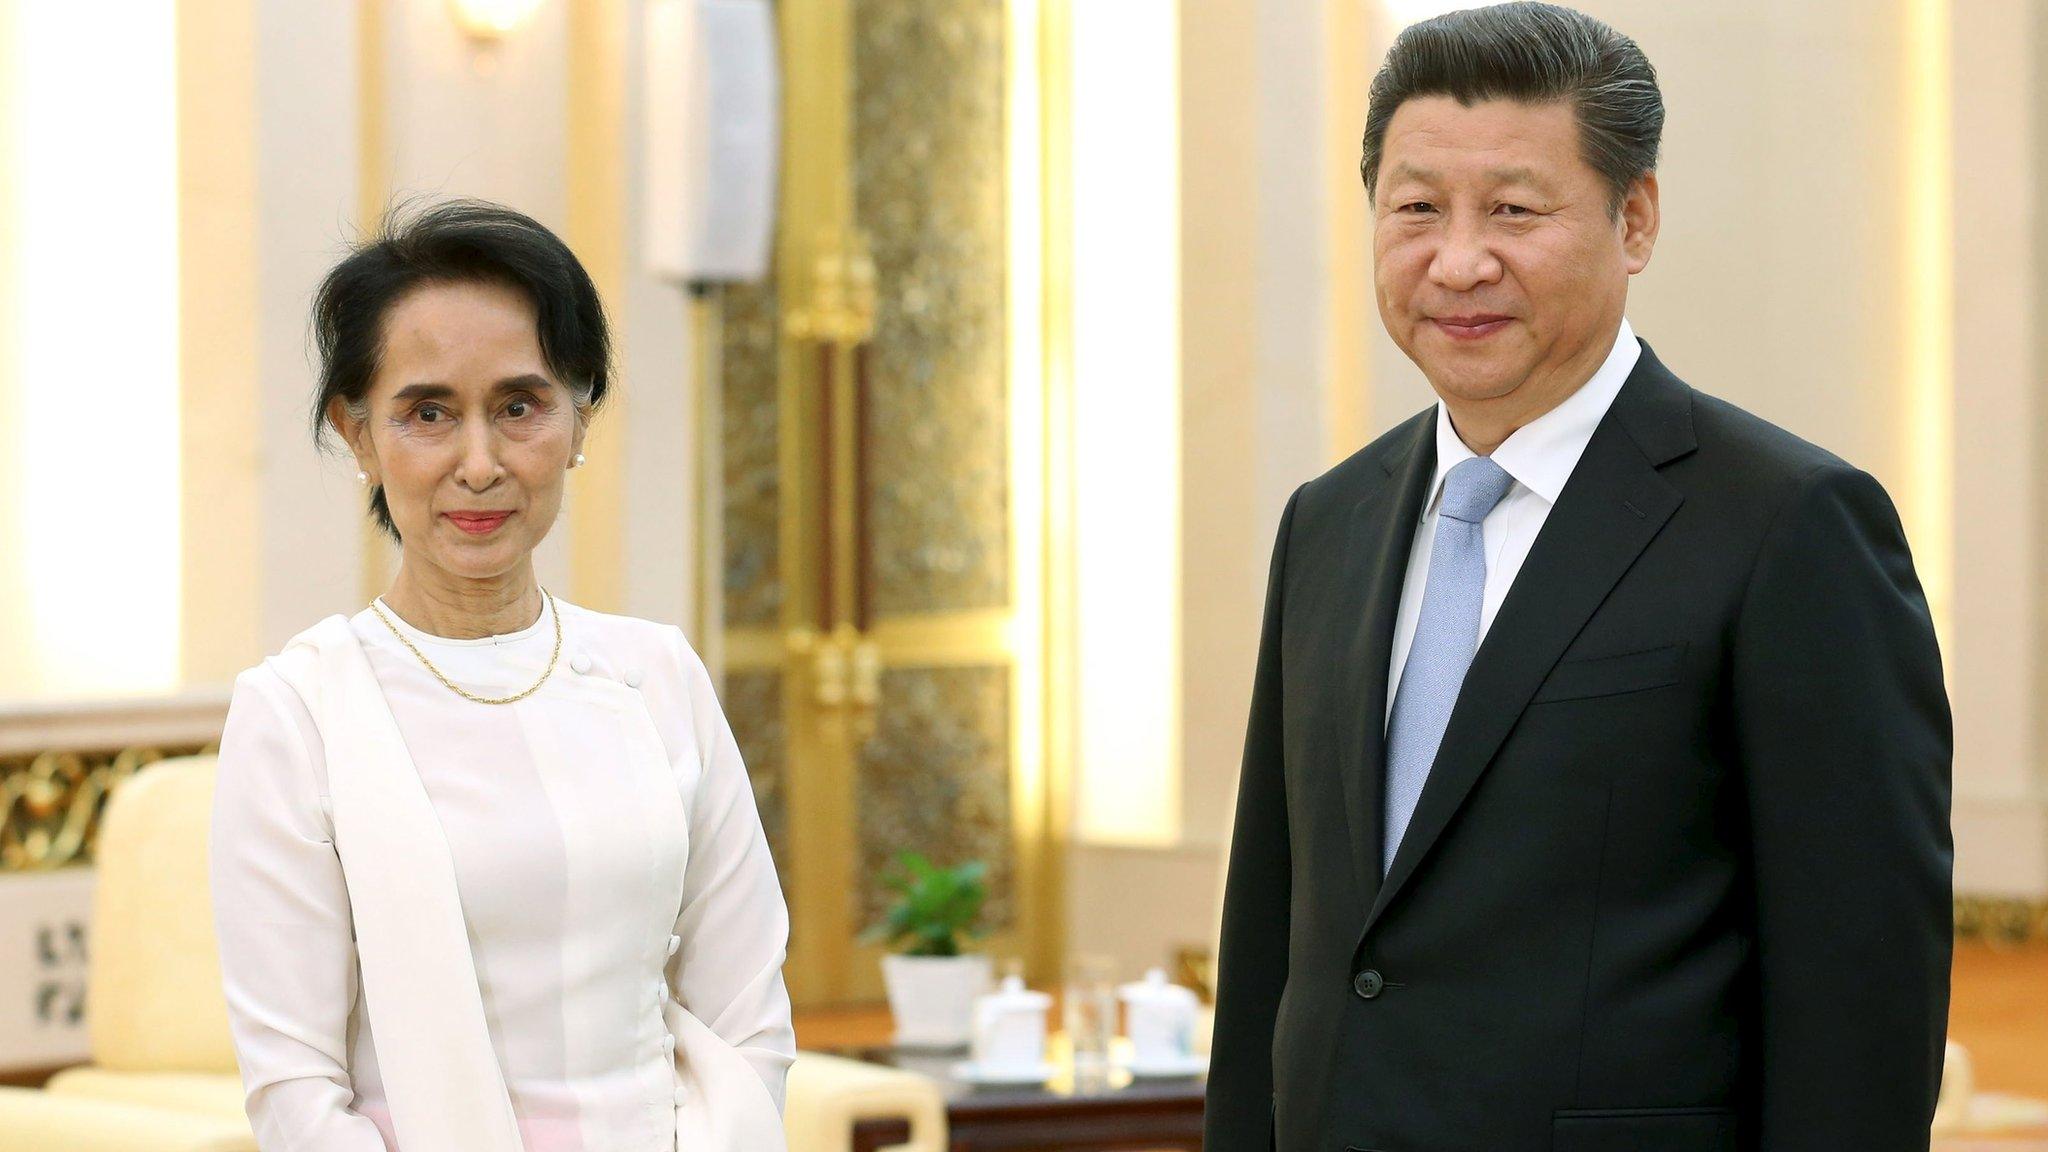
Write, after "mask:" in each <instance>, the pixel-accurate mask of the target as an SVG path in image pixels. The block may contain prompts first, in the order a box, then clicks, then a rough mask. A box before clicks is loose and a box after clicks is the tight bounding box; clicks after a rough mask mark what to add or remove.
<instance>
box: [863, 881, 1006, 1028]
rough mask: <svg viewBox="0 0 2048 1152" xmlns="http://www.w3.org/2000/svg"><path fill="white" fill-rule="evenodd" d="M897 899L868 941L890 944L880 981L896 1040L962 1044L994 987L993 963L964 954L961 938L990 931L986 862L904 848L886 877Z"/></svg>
mask: <svg viewBox="0 0 2048 1152" xmlns="http://www.w3.org/2000/svg"><path fill="white" fill-rule="evenodd" d="M882 884H883V886H885V887H886V888H888V889H889V891H891V892H894V893H895V894H896V901H895V903H894V904H892V905H891V906H890V908H889V911H888V913H887V914H886V915H884V916H883V918H882V921H881V923H879V924H876V925H875V926H874V927H872V928H870V929H868V930H867V932H866V933H865V934H864V935H863V936H862V939H863V940H865V941H867V942H868V943H870V944H886V945H888V946H889V947H890V948H891V949H892V952H891V954H890V955H887V956H884V957H882V982H883V983H884V984H886V985H887V986H888V989H889V1011H890V1012H891V1014H893V1015H894V1016H895V1018H896V1043H897V1045H899V1046H901V1047H905V1048H962V1047H965V1046H966V1045H967V1042H968V1041H969V1039H971V1038H972V1034H973V1023H974V998H975V997H977V996H979V995H981V994H982V993H984V992H986V991H988V989H989V987H990V984H991V975H992V969H991V966H990V963H989V958H988V957H987V956H983V955H973V954H968V955H963V954H962V953H961V948H960V946H961V944H962V943H963V942H964V941H966V940H974V939H979V938H980V937H981V936H983V935H984V934H985V930H984V929H983V928H982V927H981V926H980V924H979V921H980V919H981V909H982V905H983V904H985V903H986V902H987V901H988V865H987V864H985V863H983V862H982V861H979V860H970V861H968V862H966V863H964V864H958V865H955V866H953V867H951V868H941V867H938V866H937V865H935V864H933V863H932V862H931V861H930V860H927V859H925V858H924V857H923V856H921V855H919V854H918V853H915V852H905V853H903V854H902V855H900V856H898V857H897V859H896V866H895V867H894V868H893V869H891V870H890V871H889V872H887V873H886V874H884V875H883V877H882Z"/></svg>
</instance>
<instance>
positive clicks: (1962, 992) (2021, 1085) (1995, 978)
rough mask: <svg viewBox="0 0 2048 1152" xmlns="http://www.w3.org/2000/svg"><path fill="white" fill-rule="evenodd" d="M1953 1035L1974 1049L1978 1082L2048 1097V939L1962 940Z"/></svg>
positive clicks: (1954, 992)
mask: <svg viewBox="0 0 2048 1152" xmlns="http://www.w3.org/2000/svg"><path fill="white" fill-rule="evenodd" d="M1948 1034H1949V1039H1951V1040H1954V1041H1956V1042H1957V1043H1959V1044H1961V1045H1962V1046H1963V1047H1965V1048H1968V1049H1969V1050H1970V1058H1971V1060H1972V1061H1973V1062H1974V1063H1975V1065H1976V1068H1977V1084H1978V1087H1980V1088H1982V1089H1984V1090H1987V1091H1992V1092H2007V1093H2012V1094H2014V1095H2019V1096H2033V1097H2037V1098H2039V1099H2043V1100H2048V943H2036V944H2032V945H2028V946H2026V947H2013V946H2005V947H1998V946H1993V945H1989V944H1983V943H1978V942H1972V941H1958V942H1957V943H1956V962H1955V976H1954V981H1953V984H1952V985H1951V991H1950V1002H1949V1014H1948Z"/></svg>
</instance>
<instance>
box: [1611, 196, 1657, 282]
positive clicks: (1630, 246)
mask: <svg viewBox="0 0 2048 1152" xmlns="http://www.w3.org/2000/svg"><path fill="white" fill-rule="evenodd" d="M1662 222H1663V216H1662V214H1661V213H1660V212H1659V211H1658V209H1657V174H1656V173H1655V172H1645V173H1644V174H1643V175H1642V176H1641V177H1640V178H1638V179H1637V180H1636V182H1635V183H1634V184H1632V185H1630V186H1629V190H1628V195H1627V196H1625V197H1623V198H1622V201H1621V249H1622V251H1623V252H1624V253H1625V254H1626V255H1627V258H1628V274H1629V275H1631V276H1633V275H1635V274H1636V273H1638V272H1641V271H1642V270H1643V269H1645V268H1647V267H1649V266H1650V252H1651V250H1652V249H1654V248H1656V246H1657V228H1658V225H1659V224H1661V223H1662Z"/></svg>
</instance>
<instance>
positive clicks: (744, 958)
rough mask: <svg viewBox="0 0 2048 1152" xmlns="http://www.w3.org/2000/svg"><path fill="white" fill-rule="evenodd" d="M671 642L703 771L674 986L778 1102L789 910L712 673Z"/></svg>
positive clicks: (788, 1052) (789, 1035)
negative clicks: (681, 674)
mask: <svg viewBox="0 0 2048 1152" xmlns="http://www.w3.org/2000/svg"><path fill="white" fill-rule="evenodd" d="M673 642H674V643H675V644H676V645H677V646H678V648H679V649H680V652H679V655H680V659H681V662H682V673H683V677H684V687H683V691H684V695H685V696H686V698H687V699H688V701H689V707H690V721H691V725H692V731H691V733H690V738H691V740H692V742H693V743H694V745H695V746H696V750H697V755H698V757H699V759H700V762H701V763H702V765H703V771H702V773H701V774H700V775H699V776H698V778H697V784H696V789H695V793H694V795H693V796H692V797H691V799H690V805H689V808H690V858H689V862H688V864H687V865H686V866H685V869H684V873H683V904H682V912H681V914H680V915H679V916H678V917H677V918H676V929H675V933H676V935H678V936H680V937H682V946H681V950H680V951H678V952H677V953H676V956H675V958H674V959H673V960H671V961H670V964H671V965H672V966H673V967H672V971H671V973H670V977H671V979H672V981H673V985H672V986H673V987H674V988H675V990H676V998H677V999H678V1000H679V1001H681V1003H682V1005H683V1007H684V1008H686V1009H688V1010H689V1012H690V1015H692V1016H695V1017H696V1018H697V1019H699V1020H701V1021H703V1022H704V1023H705V1025H706V1026H708V1027H709V1028H710V1029H711V1030H712V1031H713V1032H714V1033H716V1034H717V1035H718V1036H719V1038H720V1039H722V1040H724V1041H725V1042H726V1043H727V1044H730V1045H731V1046H732V1047H733V1049H734V1050H735V1051H737V1052H738V1053H739V1054H740V1055H741V1056H742V1057H744V1058H745V1059H746V1060H747V1062H748V1063H749V1064H750V1065H752V1066H753V1068H754V1071H755V1072H756V1073H758V1074H759V1075H760V1077H761V1080H762V1082H763V1083H765V1084H766V1085H767V1086H768V1094H769V1095H770V1096H772V1097H774V1099H775V1106H776V1108H777V1109H778V1110H779V1109H780V1108H781V1107H782V1104H783V1084H784V1081H785V1079H786V1078H787V1076H788V1073H789V1065H790V1063H791V1062H792V1061H794V1060H795V1059H796V1031H795V1029H794V1027H793V1026H792V1024H791V1022H790V1014H789V991H788V989H787V988H786V987H785V986H784V985H783V982H782V963H783V959H784V958H785V956H786V955H787V954H788V950H789V909H788V907H787V906H786V905H784V904H783V901H782V887H781V885H780V884H779V883H777V881H776V878H775V862H774V861H773V860H772V859H770V858H769V855H768V838H767V836H766V834H765V833H763V832H762V830H761V817H760V814H759V812H757V811H756V810H755V807H754V789H753V786H752V784H751V783H750V782H749V781H748V779H747V769H746V766H745V765H744V764H742V763H741V762H740V749H739V745H738V744H737V743H736V742H735V741H734V740H733V735H732V726H731V725H729V724H728V723H726V719H725V712H724V710H722V709H721V708H720V707H719V706H718V697H717V695H716V693H715V692H714V691H713V690H712V686H711V675H710V673H709V672H707V671H706V670H705V668H704V663H703V661H701V660H699V659H698V658H697V654H696V653H695V652H693V651H691V650H690V647H689V645H688V644H687V643H686V642H685V641H684V640H683V638H682V633H681V632H680V631H676V632H674V633H673Z"/></svg>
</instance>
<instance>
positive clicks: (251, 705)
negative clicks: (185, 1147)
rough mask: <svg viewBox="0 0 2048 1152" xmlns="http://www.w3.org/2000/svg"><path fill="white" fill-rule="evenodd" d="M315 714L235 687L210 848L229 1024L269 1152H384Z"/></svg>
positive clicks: (247, 679)
mask: <svg viewBox="0 0 2048 1152" xmlns="http://www.w3.org/2000/svg"><path fill="white" fill-rule="evenodd" d="M304 713H305V708H304V705H303V704H301V703H300V702H299V699H298V694H297V693H296V692H294V691H293V690H292V689H291V688H290V686H289V685H287V684H286V683H285V681H284V679H283V678H282V677H280V676H279V675H278V674H277V673H276V672H275V671H273V670H272V669H270V668H268V667H257V668H253V669H251V670H249V671H248V672H244V673H243V674H242V675H241V676H240V677H239V678H238V679H237V680H236V681H235V692H234V699H233V703H232V704H231V705H230V706H229V709H228V718H227V727H226V730H225V731H224V732H223V734H222V736H221V743H220V774H219V779H218V783H217V785H216V788H215V793H214V804H213V836H212V842H211V853H212V859H211V870H212V886H213V917H214V929H215V932H216V933H217V934H218V936H219V938H220V966H221V977H222V981H223V983H224V985H225V990H226V993H227V1005H228V1020H229V1024H230V1026H231V1028H232V1030H233V1034H234V1042H235V1055H236V1057H237V1059H238V1060H239V1062H240V1064H241V1068H242V1087H243V1089H244V1091H245V1092H246V1093H247V1107H248V1111H249V1121H250V1124H251V1126H252V1127H253V1128H254V1129H255V1132H256V1140H257V1143H258V1145H259V1146H260V1147H261V1148H263V1149H264V1152H384V1138H383V1137H382V1135H380V1134H379V1133H378V1131H377V1128H376V1126H375V1125H374V1124H372V1123H371V1121H370V1120H369V1119H367V1118H366V1117H364V1116H363V1115H362V1114H360V1113H358V1112H356V1111H354V1109H353V1107H352V1105H353V1104H354V1101H355V1091H354V1088H353V1086H352V1084H351V1080H350V1076H349V1063H348V1061H349V1054H348V1043H349V1040H348V1025H349V1013H350V1009H351V1007H352V1006H353V1005H354V1003H355V997H356V953H355V939H354V931H353V928H352V926H351V920H350V917H349V902H348V888H347V885H346V884H345V883H344V882H343V879H342V873H341V860H340V858H339V857H338V856H336V855H335V852H334V834H333V828H332V825H331V822H330V820H329V818H328V816H327V814H326V813H325V812H324V811H323V810H322V805H321V795H320V793H321V790H320V785H319V781H318V778H317V776H316V773H315V770H314V765H313V755H314V752H313V751H312V750H310V748H309V743H310V742H312V741H314V740H317V737H316V736H315V735H314V734H313V729H312V723H311V720H310V718H304Z"/></svg>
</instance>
